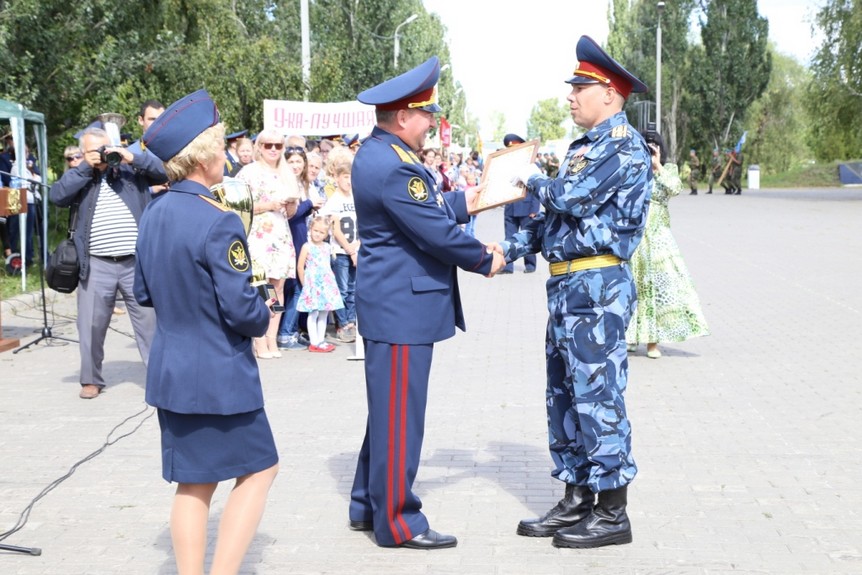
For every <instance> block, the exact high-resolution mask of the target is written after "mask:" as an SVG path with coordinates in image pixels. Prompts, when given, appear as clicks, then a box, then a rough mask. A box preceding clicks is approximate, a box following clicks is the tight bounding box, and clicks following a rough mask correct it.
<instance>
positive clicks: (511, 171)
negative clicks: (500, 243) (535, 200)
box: [476, 140, 539, 213]
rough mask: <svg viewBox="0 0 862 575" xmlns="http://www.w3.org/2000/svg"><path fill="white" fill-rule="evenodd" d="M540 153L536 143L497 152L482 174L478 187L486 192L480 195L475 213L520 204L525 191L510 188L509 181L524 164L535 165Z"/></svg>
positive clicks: (518, 186)
mask: <svg viewBox="0 0 862 575" xmlns="http://www.w3.org/2000/svg"><path fill="white" fill-rule="evenodd" d="M538 151H539V140H530V141H529V142H524V143H523V144H517V145H515V146H510V147H508V148H504V149H502V150H497V151H496V152H494V153H493V154H491V155H490V156H488V157H487V158H486V159H485V171H484V172H482V182H481V184H486V185H485V189H483V190H482V191H481V192H480V193H479V201H478V205H477V208H476V212H477V213H478V212H482V211H485V210H490V209H491V208H496V207H497V206H502V205H504V204H511V203H512V202H517V201H518V200H523V199H524V197H526V195H527V189H526V188H525V187H524V186H522V185H513V184H512V178H514V177H515V176H517V175H518V173H519V172H520V171H521V170H523V169H524V166H526V165H527V164H532V163H533V162H535V161H536V154H537V153H538Z"/></svg>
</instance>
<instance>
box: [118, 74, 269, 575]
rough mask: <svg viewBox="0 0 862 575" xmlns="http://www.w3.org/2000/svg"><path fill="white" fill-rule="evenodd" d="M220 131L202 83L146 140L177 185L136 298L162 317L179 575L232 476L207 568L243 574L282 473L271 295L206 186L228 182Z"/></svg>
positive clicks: (154, 391) (160, 357)
mask: <svg viewBox="0 0 862 575" xmlns="http://www.w3.org/2000/svg"><path fill="white" fill-rule="evenodd" d="M223 138H224V127H223V126H222V124H221V123H219V114H218V110H217V108H216V106H215V104H214V103H213V101H212V99H211V98H210V97H209V95H208V94H207V92H206V91H205V90H199V91H197V92H195V93H193V94H190V95H189V96H186V97H185V98H183V99H181V100H179V101H177V102H175V103H174V104H172V105H171V106H170V107H169V108H168V109H167V110H165V112H164V113H163V114H162V115H161V116H160V117H159V118H158V120H156V121H155V122H154V123H153V124H152V125H151V126H150V128H149V129H148V130H147V131H146V133H145V134H144V136H143V138H142V142H143V143H144V145H145V146H146V148H147V149H148V150H149V151H151V152H152V153H154V154H155V155H156V156H158V157H159V158H160V159H161V160H162V161H164V163H165V171H166V172H167V174H168V177H169V178H170V180H171V182H172V184H171V186H170V189H169V190H168V192H167V193H165V194H162V195H161V196H160V197H159V198H158V199H157V200H155V201H153V202H151V203H150V205H149V206H148V207H147V209H146V211H145V212H144V215H143V217H142V219H141V224H140V231H139V234H138V244H137V263H136V266H137V269H136V270H135V272H136V273H135V297H136V298H137V300H138V302H140V303H141V304H142V305H146V306H152V307H153V308H155V311H156V317H157V328H156V335H155V338H154V340H153V347H152V351H151V352H150V364H149V366H148V369H147V391H146V400H147V403H149V404H150V405H153V406H155V407H156V408H158V414H159V426H160V428H161V432H162V475H163V477H164V478H165V479H166V480H167V481H170V482H176V483H177V484H178V486H177V491H176V496H175V498H174V503H173V509H172V510H171V538H172V541H173V546H174V552H175V555H176V562H177V569H178V571H179V573H180V574H186V573H195V574H200V573H203V572H204V557H205V554H206V547H207V543H206V536H207V520H208V515H209V506H210V501H211V499H212V495H213V493H214V492H215V489H216V487H217V486H218V483H219V482H220V481H225V480H229V479H235V480H236V483H235V485H234V487H233V490H232V491H231V494H230V496H229V497H228V500H227V503H226V504H225V508H224V513H223V514H222V518H221V523H220V525H219V532H218V540H217V542H216V548H215V554H214V556H213V560H212V566H211V570H210V573H219V574H222V573H236V572H237V571H238V570H239V567H240V564H241V563H242V559H243V557H244V556H245V553H246V550H247V549H248V547H249V545H250V543H251V540H252V538H253V537H254V534H255V532H256V531H257V526H258V523H259V522H260V518H261V516H262V514H263V510H264V507H265V505H266V498H267V494H268V492H269V488H270V485H271V484H272V481H273V479H274V478H275V475H276V472H277V470H278V455H277V453H276V449H275V443H274V441H273V437H272V431H271V430H270V426H269V422H268V421H267V418H266V413H265V412H264V409H263V393H262V390H261V384H260V376H259V373H258V369H257V363H256V360H255V358H254V355H253V353H252V347H251V338H252V337H259V336H262V335H263V334H264V333H265V332H266V329H267V326H268V325H269V322H270V317H271V312H270V310H269V309H268V306H270V305H272V303H273V301H274V300H270V301H268V302H264V300H263V299H261V298H260V296H259V295H258V293H257V291H256V290H255V289H254V288H253V287H252V286H251V285H250V284H249V279H250V277H251V271H250V263H249V262H250V260H249V258H248V249H247V245H246V239H245V238H246V231H245V229H244V227H243V224H242V222H241V220H240V218H239V217H238V216H237V214H235V213H233V212H231V211H230V210H228V209H227V208H226V207H224V206H223V205H221V204H220V203H219V202H217V201H216V200H215V199H214V197H213V195H212V194H211V193H210V191H209V189H210V187H211V186H213V185H215V184H218V183H219V182H221V181H222V177H223V173H224V172H223V171H224V165H225V152H224V148H223V141H224V140H223Z"/></svg>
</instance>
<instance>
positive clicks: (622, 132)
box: [611, 124, 629, 138]
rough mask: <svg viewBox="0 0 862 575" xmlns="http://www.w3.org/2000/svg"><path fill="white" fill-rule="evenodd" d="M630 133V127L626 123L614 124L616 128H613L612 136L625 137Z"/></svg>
mask: <svg viewBox="0 0 862 575" xmlns="http://www.w3.org/2000/svg"><path fill="white" fill-rule="evenodd" d="M628 135H629V127H628V126H626V125H625V124H620V125H619V126H614V129H613V130H611V138H625V137H627V136H628Z"/></svg>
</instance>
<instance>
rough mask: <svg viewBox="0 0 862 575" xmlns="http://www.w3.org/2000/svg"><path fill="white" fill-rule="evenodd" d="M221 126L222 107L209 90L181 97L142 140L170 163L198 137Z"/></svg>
mask: <svg viewBox="0 0 862 575" xmlns="http://www.w3.org/2000/svg"><path fill="white" fill-rule="evenodd" d="M218 123H219V113H218V108H216V105H215V102H213V100H212V98H210V95H209V93H208V92H207V91H206V90H198V91H197V92H193V93H191V94H189V95H188V96H184V97H183V98H180V99H179V100H177V101H176V102H174V103H173V104H171V105H170V106H168V109H167V110H165V111H164V112H162V114H161V115H160V116H159V117H158V118H156V121H155V122H153V123H152V124H150V127H149V128H148V129H147V131H146V132H144V135H143V136H142V137H141V143H143V145H144V147H145V148H146V149H147V150H149V151H151V152H152V153H153V154H155V155H156V157H157V158H159V159H160V160H162V161H163V162H167V161H168V160H170V159H171V158H173V157H174V156H176V155H177V154H178V153H180V151H181V150H182V149H183V148H185V147H186V146H188V145H189V144H190V143H191V142H192V140H194V139H195V138H197V137H198V136H199V135H200V134H201V132H203V131H204V130H206V129H207V128H211V127H212V126H215V125H216V124H218Z"/></svg>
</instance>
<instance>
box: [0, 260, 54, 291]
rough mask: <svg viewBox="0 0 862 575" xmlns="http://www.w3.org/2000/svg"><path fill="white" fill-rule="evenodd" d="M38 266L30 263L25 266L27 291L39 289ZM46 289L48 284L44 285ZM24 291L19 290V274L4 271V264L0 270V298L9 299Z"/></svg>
mask: <svg viewBox="0 0 862 575" xmlns="http://www.w3.org/2000/svg"><path fill="white" fill-rule="evenodd" d="M4 261H5V260H4ZM39 289H40V288H39V268H38V267H36V265H31V266H30V267H29V268H27V292H28V293H29V292H33V291H39ZM45 289H48V286H45ZM22 293H24V292H23V291H22V290H21V276H20V275H14V276H12V275H9V274H8V273H6V266H5V265H4V266H3V270H2V271H0V299H9V298H11V297H13V296H16V295H20V294H22Z"/></svg>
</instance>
